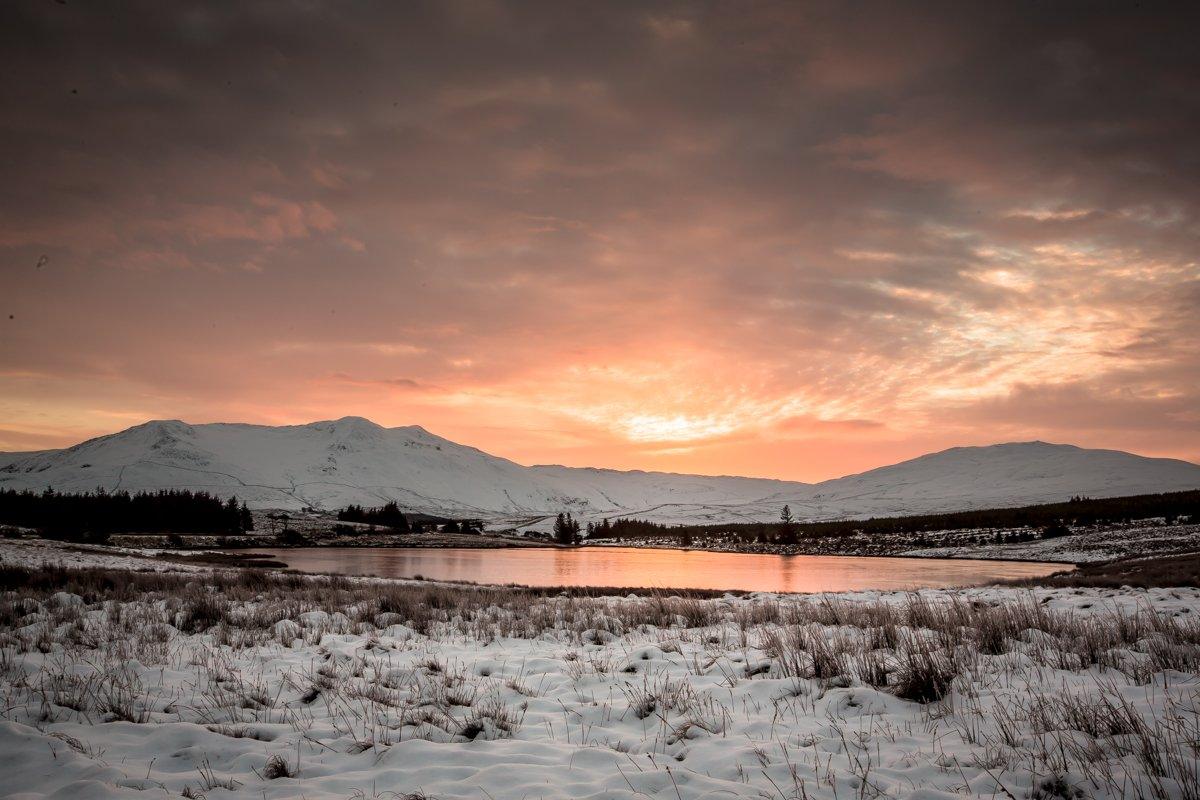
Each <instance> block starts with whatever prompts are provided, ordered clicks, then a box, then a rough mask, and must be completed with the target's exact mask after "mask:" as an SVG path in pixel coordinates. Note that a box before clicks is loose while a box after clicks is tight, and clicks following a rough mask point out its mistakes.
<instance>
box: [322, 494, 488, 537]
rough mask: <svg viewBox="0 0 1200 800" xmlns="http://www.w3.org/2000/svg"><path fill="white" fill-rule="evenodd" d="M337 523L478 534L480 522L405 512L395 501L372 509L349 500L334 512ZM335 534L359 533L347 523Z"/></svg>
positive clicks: (402, 529) (404, 531)
mask: <svg viewBox="0 0 1200 800" xmlns="http://www.w3.org/2000/svg"><path fill="white" fill-rule="evenodd" d="M337 518H338V521H340V522H358V523H361V524H365V525H377V526H379V527H382V528H388V529H389V530H390V531H391V532H393V533H426V532H430V533H432V532H435V531H441V532H442V533H479V532H480V531H481V530H482V529H483V523H482V522H481V521H480V520H476V519H464V520H453V519H445V518H443V517H429V516H427V515H424V514H405V513H404V512H402V511H401V510H400V506H399V504H398V503H396V502H395V501H391V502H388V503H385V504H384V505H382V506H378V507H375V508H369V507H363V506H360V505H355V504H353V503H351V504H350V505H348V506H346V507H345V508H343V509H342V510H340V511H338V513H337ZM334 532H335V533H341V534H346V535H355V534H358V533H362V531H357V530H355V529H353V528H350V526H338V527H336V528H334Z"/></svg>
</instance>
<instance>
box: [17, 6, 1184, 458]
mask: <svg viewBox="0 0 1200 800" xmlns="http://www.w3.org/2000/svg"><path fill="white" fill-rule="evenodd" d="M1121 14H1122V11H1121V10H1120V9H1109V8H1100V7H1097V6H1095V5H1094V4H1081V5H1073V4H1070V3H1064V4H1061V5H1056V6H1055V7H1053V8H1043V7H1038V8H1035V9H1015V8H1014V9H1011V10H1006V9H1005V8H1002V7H996V8H989V9H980V8H963V7H962V6H961V5H958V4H955V5H950V6H938V5H928V6H914V7H912V8H909V9H905V10H904V11H903V12H902V13H901V12H900V11H899V10H898V9H895V8H893V7H892V6H891V5H889V4H881V5H879V6H877V7H870V6H863V7H861V8H860V7H857V6H856V7H855V9H854V10H853V13H851V11H850V10H848V9H847V7H844V6H837V5H824V4H814V5H810V6H803V7H799V6H796V5H794V4H782V5H775V4H770V3H755V4H746V5H745V6H740V5H739V7H738V8H737V9H734V8H732V7H729V6H724V7H723V6H721V5H715V6H706V5H691V6H677V5H670V4H664V5H654V4H636V5H629V6H626V5H617V4H601V5H596V6H586V7H572V6H569V4H560V3H547V4H539V3H521V4H509V3H505V2H495V3H474V2H471V3H467V2H464V3H437V4H431V5H421V4H404V5H403V6H396V7H387V6H385V7H381V8H376V9H368V8H366V7H358V8H356V9H354V11H353V13H344V12H335V11H333V10H330V9H328V8H326V7H324V6H321V5H319V4H314V5H312V6H305V7H304V8H301V9H292V10H291V11H289V13H287V14H278V13H274V12H273V11H271V7H270V6H264V5H259V4H256V3H247V4H239V6H238V7H236V8H226V9H217V10H213V9H209V10H205V9H201V8H198V7H197V8H184V7H179V6H169V5H164V4H158V3H145V4H141V5H139V4H137V3H129V4H122V5H121V7H120V8H119V9H115V10H114V9H111V8H110V9H107V10H99V9H97V10H92V9H89V8H87V7H86V6H84V7H81V6H80V5H79V4H69V5H67V6H60V5H58V4H49V3H33V2H29V3H14V4H6V6H5V8H4V9H3V10H2V11H0V37H2V39H0V63H2V65H3V67H4V69H3V70H2V71H0V72H2V74H4V75H6V76H10V77H9V78H7V79H6V80H5V83H4V88H3V91H2V93H0V104H2V106H3V115H2V118H3V120H4V122H3V123H2V126H0V152H2V153H3V154H4V155H3V156H2V157H0V158H3V163H4V165H5V174H6V175H7V176H8V178H7V179H6V181H5V188H4V190H3V193H2V194H0V270H2V273H0V280H2V281H3V283H2V286H3V291H0V304H2V307H0V312H2V313H3V316H2V317H0V324H2V325H3V327H2V328H0V331H2V333H0V450H18V449H36V448H44V447H56V446H62V445H66V444H71V443H74V442H76V441H79V440H80V439H83V438H86V437H89V436H93V435H96V434H100V433H107V432H111V431H114V430H118V429H121V428H124V427H127V426H129V425H132V424H136V423H138V422H142V421H144V420H146V419H149V418H181V419H185V420H187V421H189V422H208V421H246V422H262V423H271V424H279V423H300V422H309V421H313V420H316V419H324V418H334V417H339V416H344V415H348V414H357V415H362V416H366V417H369V418H371V419H373V420H375V421H377V422H379V423H381V424H385V425H404V424H420V425H423V426H424V427H426V428H428V429H430V430H431V431H433V432H435V433H438V434H440V435H443V436H446V437H448V438H451V439H454V440H456V441H460V442H463V443H466V444H472V445H475V446H477V447H480V448H482V449H484V450H487V451H489V452H492V453H495V454H498V455H502V456H506V457H509V458H512V459H514V460H516V461H519V462H522V463H565V464H571V465H591V466H606V467H618V468H643V469H665V470H672V471H689V472H701V473H730V474H745V475H758V476H772V477H781V478H791V479H799V480H818V479H824V478H829V477H835V476H838V475H842V474H846V473H849V472H854V471H859V470H862V469H866V468H870V467H874V466H879V465H882V464H885V463H890V462H893V461H896V460H899V459H902V458H906V457H911V456H915V455H918V454H920V453H923V452H927V451H930V450H935V449H940V448H944V447H948V446H953V445H959V444H987V443H992V442H997V441H1009V440H1027V439H1034V438H1041V439H1046V440H1050V441H1057V442H1070V443H1075V444H1080V445H1084V446H1098V447H1114V448H1119V449H1127V450H1132V451H1134V452H1138V453H1143V454H1148V455H1167V456H1174V457H1180V458H1186V459H1189V460H1193V461H1200V323H1197V315H1196V310H1197V308H1198V307H1200V255H1198V253H1200V248H1198V246H1197V245H1198V243H1200V219H1198V216H1197V214H1198V210H1200V196H1198V195H1200V190H1198V188H1197V187H1200V160H1197V158H1196V151H1195V142H1196V141H1197V140H1198V139H1200V123H1198V121H1200V84H1198V83H1197V81H1196V78H1195V76H1196V75H1197V74H1200V64H1198V63H1197V61H1198V60H1200V59H1198V57H1197V54H1196V52H1195V48H1194V47H1193V46H1192V43H1191V42H1190V41H1189V39H1188V37H1187V36H1186V35H1185V34H1186V26H1179V25H1177V24H1175V22H1174V21H1173V19H1172V17H1171V15H1169V14H1166V13H1165V11H1164V12H1163V13H1161V14H1160V13H1158V12H1157V11H1156V10H1155V9H1154V8H1143V9H1140V10H1138V11H1137V12H1136V13H1132V12H1131V14H1130V15H1129V16H1127V17H1126V16H1122V15H1121ZM134 20H136V21H137V24H136V25H134V24H131V23H132V21H134ZM14 78H15V80H14Z"/></svg>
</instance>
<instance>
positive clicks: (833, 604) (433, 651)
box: [0, 542, 1200, 800]
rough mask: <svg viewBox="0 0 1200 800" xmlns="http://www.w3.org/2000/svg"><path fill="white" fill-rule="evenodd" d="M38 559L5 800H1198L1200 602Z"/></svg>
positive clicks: (17, 613) (21, 644)
mask: <svg viewBox="0 0 1200 800" xmlns="http://www.w3.org/2000/svg"><path fill="white" fill-rule="evenodd" d="M27 544H28V543H17V544H15V545H14V544H13V543H8V542H5V543H4V547H3V548H2V549H0V558H2V559H3V560H4V562H5V564H6V565H8V566H7V568H6V571H5V588H6V591H5V593H4V594H3V596H2V597H0V689H2V690H3V693H4V706H3V707H4V712H3V714H2V715H0V776H2V777H0V780H2V781H3V783H2V784H0V793H3V794H5V796H11V797H20V798H26V797H28V798H32V797H59V798H71V800H88V799H89V798H109V797H135V798H147V797H160V796H180V795H183V796H190V797H199V796H204V797H207V798H209V799H210V800H216V799H217V798H225V797H246V798H282V797H306V798H352V797H353V798H374V797H387V798H395V797H406V796H409V797H411V796H417V797H430V798H494V799H495V800H520V799H521V798H561V797H573V798H574V797H578V798H614V799H615V798H622V799H624V798H635V797H652V798H673V799H674V800H693V799H695V800H699V798H721V797H755V798H804V797H830V798H832V797H840V798H851V797H907V798H945V797H962V796H983V797H1013V798H1026V797H1037V798H1056V797H1058V798H1075V797H1106V798H1116V797H1138V796H1144V797H1185V798H1186V797H1198V796H1200V766H1198V762H1197V746H1198V744H1197V743H1198V742H1200V708H1198V702H1197V701H1198V699H1200V696H1198V692H1200V683H1198V681H1197V670H1198V668H1200V625H1198V624H1197V619H1196V618H1197V616H1198V615H1200V611H1198V610H1200V602H1198V601H1200V593H1198V592H1197V590H1195V589H1177V590H1176V589H1155V590H1148V591H1134V590H1034V591H1031V592H1030V591H1024V590H1016V589H1001V588H985V589H971V590H961V591H924V592H920V593H917V594H908V593H874V592H871V593H857V594H845V595H827V596H811V597H800V596H792V597H787V596H783V597H780V596H773V595H748V596H744V597H733V596H724V597H715V598H710V599H702V598H686V597H685V598H680V597H642V598H637V597H632V596H631V597H604V598H593V597H581V596H567V595H559V594H554V593H551V594H538V593H536V592H529V591H520V590H501V589H488V588H467V587H448V586H444V585H435V584H414V583H401V582H386V581H366V580H363V581H348V580H332V581H330V580H323V579H312V578H301V577H295V576H271V575H265V576H264V575H258V574H254V573H238V572H233V571H228V572H203V571H202V572H186V573H181V572H166V571H164V570H167V569H171V568H169V567H164V566H163V565H162V564H161V563H157V562H146V561H145V560H144V559H136V558H127V557H123V556H103V555H99V554H94V553H93V554H89V553H79V552H73V553H71V554H70V557H71V558H74V559H75V562H74V563H75V567H73V568H72V569H68V570H54V569H50V570H47V569H45V568H42V569H31V570H29V571H27V572H22V571H20V570H16V569H14V568H13V566H14V565H17V564H24V565H25V566H26V567H30V568H32V567H36V566H37V565H38V564H39V563H40V561H54V560H57V558H59V557H60V554H58V553H55V552H54V551H53V550H49V549H41V550H33V549H31V548H30V547H28V546H27ZM99 559H110V560H107V561H101V560H99ZM120 559H125V560H120ZM89 564H102V565H103V569H88V568H87V567H88V565H89ZM137 570H152V571H137Z"/></svg>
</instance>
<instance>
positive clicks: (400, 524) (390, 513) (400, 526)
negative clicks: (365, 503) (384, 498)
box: [337, 502, 410, 533]
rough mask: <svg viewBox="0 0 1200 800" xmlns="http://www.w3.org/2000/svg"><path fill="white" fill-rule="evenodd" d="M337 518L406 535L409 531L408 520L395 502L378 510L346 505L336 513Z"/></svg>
mask: <svg viewBox="0 0 1200 800" xmlns="http://www.w3.org/2000/svg"><path fill="white" fill-rule="evenodd" d="M337 518H338V519H339V520H341V521H342V522H366V523H369V524H371V525H382V526H383V527H385V528H391V529H392V530H397V531H401V532H404V533H407V532H408V531H409V530H410V526H409V524H408V518H407V517H405V516H404V514H403V513H402V512H401V511H400V506H398V505H397V504H396V503H395V502H391V503H387V504H385V505H382V506H380V507H378V508H363V507H362V506H356V505H348V506H346V507H345V508H343V509H342V510H341V511H339V512H338V515H337Z"/></svg>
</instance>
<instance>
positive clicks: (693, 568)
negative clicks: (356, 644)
mask: <svg viewBox="0 0 1200 800" xmlns="http://www.w3.org/2000/svg"><path fill="white" fill-rule="evenodd" d="M264 552H268V553H271V555H273V556H274V557H275V558H277V559H278V560H280V561H283V562H284V563H286V564H287V565H288V566H289V567H292V568H294V569H299V570H303V571H305V572H324V573H336V574H342V575H378V576H380V577H389V578H411V577H415V576H417V575H421V576H424V577H426V578H433V579H436V580H451V581H475V582H477V583H521V584H526V585H529V586H613V587H624V588H632V587H653V588H693V589H743V590H750V591H767V592H833V591H854V590H859V589H915V588H921V587H946V586H970V585H976V584H981V583H988V582H990V581H994V580H1005V579H1012V578H1025V577H1036V576H1040V575H1047V574H1049V573H1051V572H1056V571H1059V570H1062V569H1066V568H1067V567H1066V566H1065V565H1063V564H1048V563H1043V562H1017V561H975V560H967V559H915V558H855V557H846V556H773V555H756V554H742V553H710V552H705V551H700V550H685V551H679V550H642V549H637V548H627V547H604V548H601V547H591V548H580V549H575V550H563V549H558V548H527V549H526V548H522V549H507V550H472V549H454V548H447V549H432V548H430V549H425V548H386V547H378V548H366V547H321V548H296V549H287V550H268V551H264Z"/></svg>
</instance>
